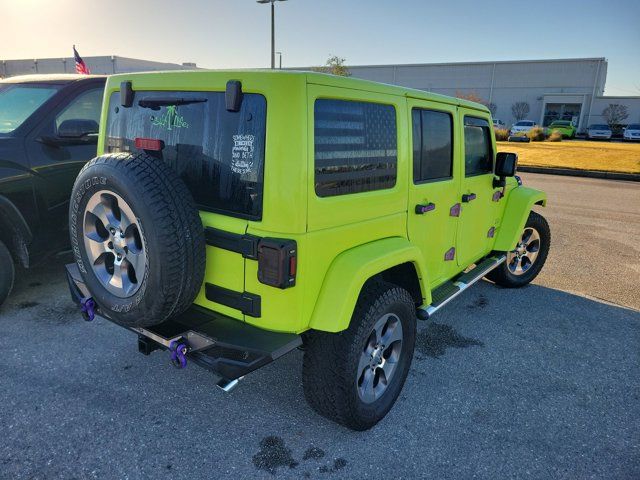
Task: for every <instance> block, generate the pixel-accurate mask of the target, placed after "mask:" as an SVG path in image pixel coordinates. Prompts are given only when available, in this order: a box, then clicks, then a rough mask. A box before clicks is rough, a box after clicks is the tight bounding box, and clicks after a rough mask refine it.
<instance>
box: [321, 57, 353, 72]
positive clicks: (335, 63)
mask: <svg viewBox="0 0 640 480" xmlns="http://www.w3.org/2000/svg"><path fill="white" fill-rule="evenodd" d="M345 62H346V59H344V58H341V57H338V56H337V55H331V56H330V57H329V58H328V59H327V62H326V63H325V64H324V66H322V67H316V68H314V70H315V71H316V72H321V73H330V74H331V75H339V76H341V77H350V76H351V72H350V71H349V69H348V68H347V66H346V65H345Z"/></svg>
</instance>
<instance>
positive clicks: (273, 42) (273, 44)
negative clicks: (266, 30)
mask: <svg viewBox="0 0 640 480" xmlns="http://www.w3.org/2000/svg"><path fill="white" fill-rule="evenodd" d="M284 1H286V0H256V2H258V3H270V4H271V68H276V34H275V7H274V4H275V3H276V2H284Z"/></svg>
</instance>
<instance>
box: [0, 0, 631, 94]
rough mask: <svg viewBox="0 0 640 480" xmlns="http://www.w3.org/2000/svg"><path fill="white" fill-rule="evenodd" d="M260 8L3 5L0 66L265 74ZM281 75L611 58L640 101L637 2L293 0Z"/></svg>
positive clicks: (101, 1)
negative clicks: (175, 67) (95, 59)
mask: <svg viewBox="0 0 640 480" xmlns="http://www.w3.org/2000/svg"><path fill="white" fill-rule="evenodd" d="M269 10H270V9H269V5H262V4H258V3H256V2H255V0H181V1H179V0H55V1H53V0H0V22H1V25H2V28H0V59H4V60H8V59H18V58H47V57H68V56H71V55H72V51H71V46H72V45H73V44H75V45H76V46H77V48H78V51H79V52H80V54H81V55H83V56H94V55H118V56H123V57H133V58H141V59H146V60H156V61H164V62H172V63H182V62H196V63H197V64H198V66H199V67H205V68H239V67H268V66H269V64H270V12H269ZM276 50H278V51H281V52H282V53H283V66H285V67H295V66H312V65H320V64H323V63H324V62H325V61H326V59H327V58H328V57H329V55H332V54H335V55H338V56H340V57H344V58H345V59H346V61H347V64H351V65H371V64H390V63H431V62H466V61H491V60H524V59H546V58H579V57H605V58H607V60H608V62H609V64H608V75H607V83H606V87H605V94H606V95H640V1H639V0H625V1H622V0H600V1H593V0H582V1H575V0H555V1H549V0H534V1H526V2H519V1H516V2H511V1H510V0H502V1H499V2H498V1H495V2H494V1H491V0H485V1H479V0H459V1H457V0H447V1H439V2H435V1H429V0H387V1H381V0H368V1H365V0H342V1H340V0H315V1H314V0H287V1H278V2H277V3H276Z"/></svg>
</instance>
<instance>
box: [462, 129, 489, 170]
mask: <svg viewBox="0 0 640 480" xmlns="http://www.w3.org/2000/svg"><path fill="white" fill-rule="evenodd" d="M492 171H493V151H492V148H491V130H490V129H489V122H488V121H487V120H485V119H484V118H476V117H466V116H465V117H464V174H465V176H466V177H471V176H474V175H482V174H484V173H491V172H492Z"/></svg>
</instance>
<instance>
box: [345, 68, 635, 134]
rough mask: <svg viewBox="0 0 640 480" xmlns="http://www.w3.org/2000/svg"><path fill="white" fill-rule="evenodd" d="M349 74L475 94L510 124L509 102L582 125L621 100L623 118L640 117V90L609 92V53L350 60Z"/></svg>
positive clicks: (546, 119) (533, 116)
mask: <svg viewBox="0 0 640 480" xmlns="http://www.w3.org/2000/svg"><path fill="white" fill-rule="evenodd" d="M349 71H350V72H351V75H352V76H354V77H358V78H364V79H367V80H373V81H376V82H384V83H391V84H395V85H402V86H405V87H411V88H417V89H420V90H427V91H429V92H436V93H441V94H444V95H450V96H457V95H473V96H475V97H479V98H480V99H482V100H483V101H484V103H486V104H487V105H489V104H492V110H493V112H494V118H499V119H501V120H502V121H504V122H505V123H506V124H507V125H511V124H512V123H514V122H515V121H516V119H515V118H514V116H513V114H512V112H511V107H512V105H513V104H514V103H516V102H526V103H527V104H528V105H529V113H528V115H527V117H526V119H527V120H533V121H535V122H537V123H538V124H540V125H544V126H547V125H549V123H551V122H552V121H553V120H557V119H561V120H572V121H573V122H574V124H575V125H576V126H577V127H578V130H579V131H582V130H584V129H586V128H587V126H589V125H591V124H594V123H607V122H606V120H605V119H604V118H603V116H602V111H603V110H604V109H605V108H606V107H607V106H608V105H609V104H622V105H625V106H626V107H627V109H628V112H629V116H628V118H627V119H625V120H624V121H623V122H622V123H623V124H628V123H639V122H640V96H637V97H606V96H604V95H603V94H604V87H605V82H606V79H607V60H606V59H605V58H575V59H564V60H515V61H500V62H471V63H423V64H408V65H360V66H353V67H352V66H350V67H349Z"/></svg>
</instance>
